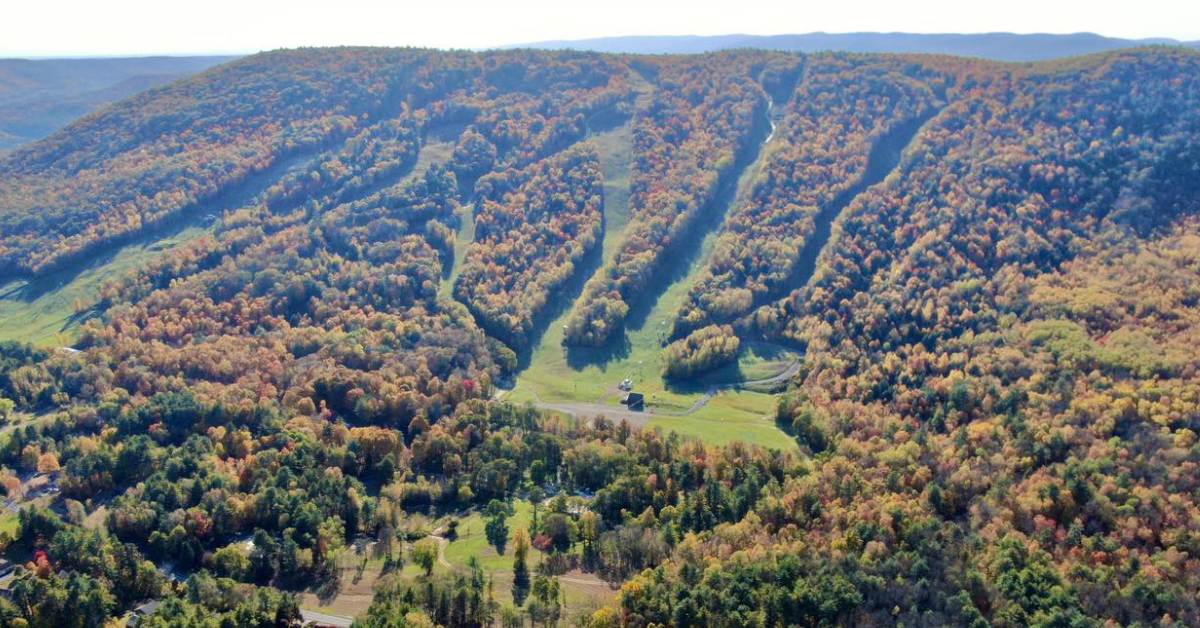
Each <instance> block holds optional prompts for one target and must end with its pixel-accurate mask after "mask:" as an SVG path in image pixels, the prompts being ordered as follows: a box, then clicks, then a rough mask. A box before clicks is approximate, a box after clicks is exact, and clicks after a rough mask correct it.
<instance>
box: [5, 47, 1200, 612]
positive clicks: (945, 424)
mask: <svg viewBox="0 0 1200 628" xmlns="http://www.w3.org/2000/svg"><path fill="white" fill-rule="evenodd" d="M625 173H627V176H625ZM1198 210H1200V54H1197V53H1192V52H1187V51H1182V50H1169V49H1140V50H1131V51H1122V52H1114V53H1105V54H1102V55H1097V56H1089V57H1081V58H1076V59H1070V60H1065V61H1060V62H1054V63H1044V64H1021V65H1010V64H1002V63H996V62H988V61H981V60H967V59H960V58H954V57H943V56H884V55H851V54H815V55H801V54H789V53H780V52H761V51H752V50H741V51H736V52H722V53H713V54H706V55H698V56H656V57H639V56H628V55H623V56H617V55H601V54H593V53H577V52H538V51H505V52H491V53H471V52H437V51H428V50H416V49H351V48H347V49H311V50H293V51H277V52H271V53H265V54H261V55H255V56H253V57H249V58H246V59H242V60H239V61H236V62H234V63H231V64H227V65H225V66H222V67H220V68H218V69H216V70H214V71H211V72H207V73H204V74H202V75H199V76H196V77H193V78H190V79H186V80H184V81H181V82H177V83H174V84H172V85H170V86H168V87H166V88H163V89H160V90H154V91H151V92H148V93H145V94H141V95H139V96H136V97H134V98H132V99H130V100H126V101H124V102H122V103H119V104H118V105H116V106H114V107H112V108H110V109H107V110H105V111H104V112H102V113H100V114H98V115H94V116H90V117H88V118H86V119H84V120H81V121H79V122H78V123H76V124H75V125H73V126H72V127H71V128H70V129H68V131H67V132H63V133H59V134H56V135H54V136H53V137H50V138H48V139H46V140H43V141H41V142H38V143H35V144H33V145H31V146H28V147H25V148H22V149H19V150H16V151H14V152H12V153H10V154H8V155H7V156H5V157H3V158H0V273H3V274H4V275H5V276H6V277H20V278H22V279H23V280H24V281H28V282H29V284H30V285H41V283H47V282H50V283H53V282H54V281H60V278H63V279H61V281H65V282H70V281H71V277H72V274H73V273H75V272H76V271H77V269H78V268H81V267H87V268H89V269H91V271H92V272H96V269H103V268H104V267H105V266H104V264H105V255H106V254H109V252H111V251H113V250H117V249H120V248H121V247H122V246H125V245H126V243H128V242H131V241H134V240H136V239H139V238H143V239H145V238H150V239H152V238H154V237H159V236H160V235H162V234H167V235H170V234H171V233H173V232H174V231H173V230H178V229H182V228H184V227H188V228H192V229H199V228H202V230H203V235H200V236H198V237H195V238H193V239H190V240H189V241H187V242H186V243H182V244H179V245H178V246H174V247H172V248H166V249H164V250H162V251H159V252H158V253H157V254H156V255H154V256H153V257H152V258H151V259H150V261H148V262H147V263H143V264H139V265H138V266H137V267H136V268H135V269H134V270H132V271H130V272H127V273H123V274H119V275H118V274H114V275H113V276H111V277H109V278H108V279H109V280H108V281H107V282H106V283H105V285H104V287H103V288H102V289H100V290H98V291H96V293H95V294H94V297H93V298H91V300H89V301H86V302H83V301H80V302H78V303H76V304H75V315H76V318H78V319H79V320H78V322H79V324H80V326H79V328H78V329H79V331H78V333H77V334H76V335H75V336H74V337H73V338H72V340H71V341H70V342H71V346H70V347H35V346H32V345H27V344H22V343H17V342H8V343H0V421H2V422H3V425H2V426H0V486H2V487H3V491H4V493H5V496H6V499H7V500H8V501H7V502H6V507H7V509H8V510H7V513H8V514H6V515H5V516H4V517H2V518H0V549H2V550H3V555H4V557H5V558H6V559H7V560H10V561H12V562H14V563H16V564H17V566H16V569H15V571H14V574H13V575H11V576H8V577H4V578H0V590H4V591H6V592H7V595H5V596H4V597H0V623H3V624H4V625H36V626H100V625H104V624H105V622H106V621H108V620H110V619H113V618H118V617H121V616H123V615H125V614H126V613H128V612H131V611H133V610H134V609H135V608H138V607H140V606H141V605H142V604H144V603H145V602H147V601H151V600H153V601H158V602H161V603H160V604H158V605H157V606H152V607H151V608H149V609H147V608H145V607H143V608H142V610H141V611H139V612H141V613H144V614H147V615H148V616H146V617H144V618H141V619H140V623H139V624H138V625H148V626H176V625H201V626H210V625H211V626H224V625H238V626H279V625H299V624H300V623H301V622H302V621H304V620H305V619H312V617H313V616H312V615H308V614H307V613H310V612H311V611H313V610H319V611H321V612H325V613H331V614H334V615H338V616H345V617H350V616H356V617H357V621H358V624H359V625H363V626H397V625H413V626H428V625H445V626H483V625H496V624H500V625H505V626H515V625H525V624H528V623H533V624H535V625H554V624H556V623H558V624H567V623H572V624H579V625H587V626H596V627H603V626H652V625H653V626H665V625H672V626H789V625H894V624H904V625H921V626H926V625H928V626H932V625H970V626H987V625H996V626H1031V625H1036V626H1100V625H1150V624H1164V625H1196V624H1198V623H1200V604H1198V603H1197V599H1198V596H1200V575H1198V574H1200V536H1197V532H1196V530H1198V529H1200V503H1198V502H1200V482H1198V480H1197V471H1198V470H1200V441H1198V439H1197V431H1200V370H1198V366H1200V364H1198V363H1197V360H1198V359H1200V358H1198V357H1197V356H1200V236H1198V235H1197V229H1198V228H1200V215H1198V214H1200V212H1198ZM705 243H709V244H705ZM39 282H40V283H39ZM60 287H61V284H60ZM43 289H46V290H54V287H53V286H50V287H43ZM556 317H557V318H556ZM83 321H86V322H83ZM551 327H553V329H552V330H551V329H550V328H551ZM559 327H561V333H557V332H558V328H559ZM548 330H550V331H554V332H556V333H553V334H552V333H547V332H548ZM630 338H634V341H631V340H630ZM646 339H650V341H649V342H647V340H646ZM648 344H649V345H652V346H648ZM651 354H652V355H653V359H654V360H657V362H651V364H650V368H648V369H647V368H645V366H646V365H644V364H643V361H645V360H646V359H647V356H648V355H651ZM545 355H553V356H556V359H557V358H562V361H561V362H553V363H551V364H552V365H562V366H561V368H560V367H558V366H553V367H550V366H547V364H538V363H536V362H537V360H539V359H543V358H542V356H545ZM763 355H778V356H785V357H783V358H777V359H776V361H775V362H772V361H771V360H765V359H764V358H763V357H762V356H763ZM786 356H796V357H795V358H794V359H793V358H790V357H786ZM531 362H533V363H534V364H533V365H532V366H530V363H531ZM777 362H778V363H779V365H780V366H781V367H783V368H780V369H779V370H778V371H772V372H767V371H764V368H766V366H764V363H766V364H767V366H769V365H771V364H775V363H777ZM656 365H657V366H661V368H655V366H656ZM597 366H598V367H599V369H600V370H598V371H597V370H595V369H597ZM555 368H559V369H560V370H562V371H564V372H561V373H552V371H554V369H555ZM585 368H589V369H593V370H587V371H585V370H584V369H585ZM585 372H586V373H596V372H599V373H601V374H602V376H603V377H604V378H605V379H610V380H612V381H611V382H606V383H603V384H598V383H596V382H572V381H571V378H572V377H575V378H579V379H582V378H583V377H584V376H583V375H581V374H582V373H585ZM536 377H548V378H549V377H554V378H561V379H556V380H554V381H553V382H548V385H547V386H546V387H543V388H536V389H532V390H535V391H536V390H541V391H543V393H544V394H545V397H544V398H543V397H541V396H539V395H538V394H537V393H536V392H535V393H534V394H532V395H528V396H525V397H521V396H520V395H521V394H522V393H523V391H524V390H525V389H523V388H521V385H522V382H525V381H527V380H528V379H530V378H536ZM588 377H591V376H590V375H589V376H588ZM730 377H733V378H734V379H729V378H730ZM626 378H628V379H629V380H630V381H629V382H628V384H629V385H632V386H633V387H634V388H635V392H636V393H637V394H638V395H642V394H643V391H644V393H645V394H644V396H643V397H640V398H635V397H634V396H633V395H631V396H630V400H629V401H631V402H632V401H633V400H634V399H639V400H640V401H641V402H643V403H644V404H645V410H644V411H638V410H637V409H636V408H634V405H635V404H634V403H630V404H629V407H628V408H624V407H621V406H617V405H615V404H614V401H615V399H616V398H618V395H619V394H620V391H618V389H617V383H618V382H621V380H622V379H626ZM562 382H566V383H565V384H564V383H562ZM514 383H515V385H516V387H515V388H514V387H513V385H514ZM551 384H552V385H551ZM580 384H582V385H584V387H585V388H586V387H587V386H588V385H590V386H593V387H604V388H605V393H604V394H605V396H604V397H603V398H601V399H600V400H598V401H595V402H593V401H592V400H586V399H581V397H580V394H579V393H576V392H575V391H576V390H577V389H578V388H579V387H580ZM572 386H574V388H573V387H572ZM626 387H628V386H626ZM742 388H751V389H754V390H753V391H749V392H747V391H742V390H740V389H742ZM510 391H511V392H510ZM546 391H551V392H550V393H548V392H546ZM551 393H552V394H553V396H551ZM572 393H575V395H574V396H572ZM735 395H744V396H735ZM754 395H756V396H754ZM728 397H734V399H735V401H733V402H726V403H724V404H722V402H721V400H722V399H725V398H728ZM514 398H517V399H528V401H529V402H530V403H519V402H513V401H512V399H514ZM764 399H765V400H766V401H767V403H768V404H769V407H771V408H773V411H772V412H771V414H770V417H769V419H766V420H765V422H766V423H768V424H769V426H771V429H772V430H773V431H771V432H769V433H771V434H778V438H777V440H776V441H774V442H767V443H766V444H767V445H768V446H765V447H764V446H763V445H762V443H764V439H763V437H761V436H759V437H758V438H757V440H756V442H758V443H760V444H759V445H748V444H745V443H743V442H737V441H738V440H739V439H742V438H745V439H748V438H749V435H748V434H743V435H738V434H736V432H737V430H738V429H740V428H736V427H735V428H730V429H726V430H724V431H721V430H720V428H719V427H713V426H714V425H716V426H720V423H721V421H722V416H723V415H722V413H724V412H730V413H732V412H734V411H735V410H736V411H739V412H740V411H742V410H739V409H738V408H737V405H738V404H744V405H748V406H752V409H751V410H747V411H745V412H753V411H754V408H758V407H759V406H754V405H753V404H754V403H759V402H760V401H761V400H764ZM679 400H682V401H679ZM754 400H760V401H754ZM710 402H712V403H710ZM668 403H676V404H678V403H684V404H685V405H684V407H683V409H681V410H678V411H675V410H672V409H671V408H673V407H678V406H670V405H668ZM688 406H690V407H688ZM765 413H766V412H765V411H764V412H760V414H765ZM606 414H607V415H608V417H618V420H613V418H606V417H605V416H603V415H606ZM650 421H655V423H654V425H656V427H653V428H650V427H645V426H644V424H645V423H647V422H650ZM739 425H740V424H739ZM696 426H699V427H696ZM776 427H777V428H778V429H776ZM664 428H665V429H664ZM689 430H690V431H689ZM706 430H712V432H711V433H717V432H718V431H719V432H720V433H721V434H728V433H729V432H730V431H733V432H735V436H734V437H733V438H730V437H727V436H722V437H721V438H720V439H718V438H689V437H683V436H680V434H679V433H678V432H689V433H692V434H699V435H700V436H702V437H705V436H707V435H708V434H710V432H708V431H706ZM730 441H733V442H730ZM717 443H720V444H717Z"/></svg>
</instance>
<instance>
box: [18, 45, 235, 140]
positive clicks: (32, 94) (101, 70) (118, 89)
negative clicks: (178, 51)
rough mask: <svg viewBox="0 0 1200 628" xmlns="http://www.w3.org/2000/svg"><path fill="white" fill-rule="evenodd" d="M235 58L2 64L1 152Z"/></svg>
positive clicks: (93, 60)
mask: <svg viewBox="0 0 1200 628" xmlns="http://www.w3.org/2000/svg"><path fill="white" fill-rule="evenodd" d="M234 58H235V57H226V56H203V57H121V58H94V59H38V60H31V59H0V151H3V150H5V149H10V148H15V147H17V146H20V145H22V144H25V143H27V142H31V141H34V140H38V139H41V138H43V137H46V136H47V135H49V134H51V133H53V132H54V131H57V130H58V129H60V128H62V127H63V126H66V124H67V123H69V122H71V121H72V120H74V119H76V118H79V117H80V116H83V115H86V114H88V113H91V112H92V111H95V110H96V109H99V108H100V107H102V106H104V105H106V104H108V103H111V102H116V101H118V100H122V99H124V98H127V97H129V96H132V95H134V94H136V93H138V92H141V91H145V90H147V89H150V88H153V87H158V86H160V85H166V84H167V83H171V82H173V81H176V80H178V79H181V78H184V77H186V76H189V75H191V74H195V73H196V72H201V71H203V70H207V69H208V68H211V67H213V66H216V65H220V64H222V63H225V62H226V61H230V60H232V59H234Z"/></svg>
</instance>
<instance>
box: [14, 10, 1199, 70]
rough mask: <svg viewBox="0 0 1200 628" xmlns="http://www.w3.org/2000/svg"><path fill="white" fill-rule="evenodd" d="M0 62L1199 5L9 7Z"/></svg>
mask: <svg viewBox="0 0 1200 628" xmlns="http://www.w3.org/2000/svg"><path fill="white" fill-rule="evenodd" d="M6 5H7V6H5V7H4V10H3V13H4V18H3V20H2V21H0V57H12V56H70V55H129V54H193V53H220V52H238V53H240V52H254V51H258V50H266V49H271V48H281V47H296V46H330V45H339V44H347V45H351V44H354V45H386V46H402V45H414V46H433V47H441V48H451V47H453V48H482V47H489V46H497V45H503V44H512V43H521V42H532V41H538V40H546V39H578V38H585V37H601V36H610V35H685V34H694V35H716V34H728V33H748V34H759V35H769V34H780V33H803V32H811V31H827V32H848V31H905V32H918V33H936V32H967V33H975V32H987V31H1012V32H1019V33H1030V32H1048V33H1069V32H1079V31H1092V32H1097V33H1100V34H1102V35H1109V36H1113V37H1130V38H1141V37H1173V38H1176V39H1184V40H1197V39H1200V0H1137V1H1128V0H1126V1H1115V2H1114V1H1111V0H1090V1H1083V0H1067V1H1057V0H996V1H991V2H978V1H972V0H896V1H879V0H876V1H870V2H867V1H859V2H855V1H851V0H845V1H838V0H819V1H811V0H723V1H715V2H714V1H708V0H692V1H687V2H682V1H674V0H673V1H655V0H587V1H585V2H571V1H568V0H516V1H504V0H491V1H486V0H425V1H421V2H411V1H392V2H367V1H365V0H324V1H320V2H314V1H312V0H286V1H285V0H263V1H255V0H205V1H204V2H195V1H192V2H175V1H172V0H40V1H39V0H15V1H14V2H9V3H6Z"/></svg>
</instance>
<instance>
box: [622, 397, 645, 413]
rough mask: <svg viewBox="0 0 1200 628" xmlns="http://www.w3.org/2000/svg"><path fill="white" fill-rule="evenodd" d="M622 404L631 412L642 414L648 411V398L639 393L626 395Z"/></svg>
mask: <svg viewBox="0 0 1200 628" xmlns="http://www.w3.org/2000/svg"><path fill="white" fill-rule="evenodd" d="M622 403H624V404H625V406H626V407H628V408H629V409H630V410H633V411H635V412H641V411H642V410H645V409H646V396H645V395H643V394H642V393H639V392H630V393H629V394H628V395H625V399H624V400H623V401H622Z"/></svg>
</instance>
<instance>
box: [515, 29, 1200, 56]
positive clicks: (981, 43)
mask: <svg viewBox="0 0 1200 628" xmlns="http://www.w3.org/2000/svg"><path fill="white" fill-rule="evenodd" d="M1154 45H1158V46H1184V47H1188V48H1197V49H1200V42H1196V41H1192V42H1183V41H1179V40H1175V39H1168V38H1151V39H1121V38H1116V37H1105V36H1103V35H1097V34H1095V33H1072V34H1062V35H1058V34H1050V33H1033V34H1017V33H978V34H955V33H937V34H919V33H824V32H814V33H803V34H794V35H739V34H732V35H712V36H704V35H668V36H656V35H646V36H627V37H598V38H594V39H577V40H551V41H541V42H533V43H528V44H519V45H516V46H511V47H513V48H537V49H545V50H554V49H569V50H592V51H596V52H613V53H632V54H689V53H701V52H712V51H715V50H728V49H733V48H762V49H767V50H784V51H792V52H821V51H830V50H833V51H845V52H890V53H930V54H948V55H955V56H965V57H981V58H985V59H993V60H996V61H1044V60H1047V59H1056V58H1060V57H1071V56H1077V55H1084V54H1091V53H1096V52H1104V51H1106V50H1115V49H1119V48H1132V47H1136V46H1154Z"/></svg>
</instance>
